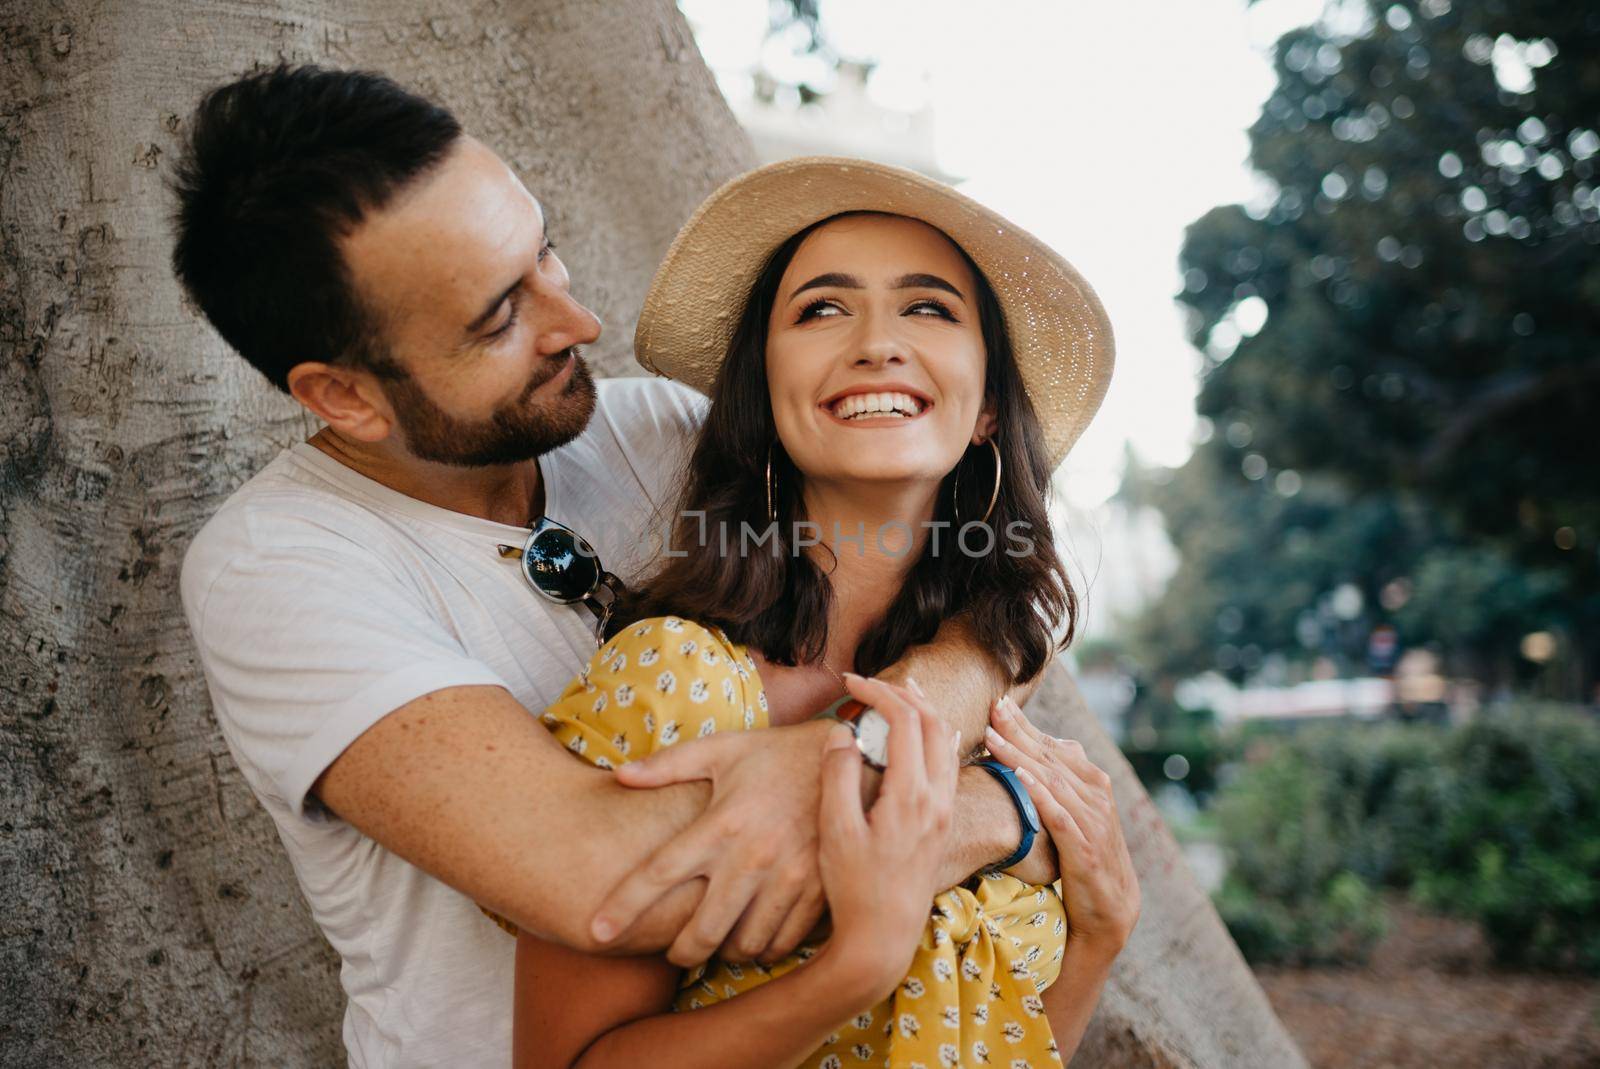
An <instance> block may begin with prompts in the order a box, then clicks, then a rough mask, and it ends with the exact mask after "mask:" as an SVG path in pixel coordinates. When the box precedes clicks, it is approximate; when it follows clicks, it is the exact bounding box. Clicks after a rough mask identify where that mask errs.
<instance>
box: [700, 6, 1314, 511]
mask: <svg viewBox="0 0 1600 1069" xmlns="http://www.w3.org/2000/svg"><path fill="white" fill-rule="evenodd" d="M681 6H682V7H683V9H684V11H685V12H686V13H687V14H688V16H689V18H690V20H691V21H692V22H693V23H694V24H695V27H696V38H697V41H698V43H699V45H700V48H701V51H702V53H703V54H704V55H705V58H706V61H707V62H708V63H709V64H710V66H711V67H712V69H713V70H714V71H716V72H717V73H718V75H719V78H720V79H721V80H722V84H723V86H724V90H725V91H727V92H736V91H737V89H734V88H730V87H731V86H736V85H737V84H738V80H737V79H736V78H735V79H729V78H727V77H725V75H727V74H737V73H740V72H745V71H748V70H750V69H752V68H753V67H754V66H756V65H757V62H758V60H759V58H760V56H761V49H762V39H763V36H764V33H765V30H766V25H767V23H766V19H767V13H766V4H765V3H763V2H762V0H682V4H681ZM1322 7H1323V4H1322V0H1261V2H1260V3H1258V4H1256V5H1255V6H1254V7H1253V8H1247V6H1246V4H1245V0H1118V2H1114V3H1107V2H1105V0H1092V2H1091V0H986V2H985V3H982V4H972V3H970V2H961V0H822V4H821V12H822V25H823V29H824V32H825V34H826V35H827V37H828V39H829V40H830V41H831V42H832V43H833V44H834V46H835V47H836V48H837V49H838V50H839V51H840V52H841V53H842V54H843V55H844V56H846V57H847V58H872V59H875V60H877V61H878V66H877V68H876V70H875V71H874V73H873V80H872V82H871V83H870V85H869V90H870V92H871V94H872V97H873V99H874V100H875V101H876V102H877V103H879V104H881V105H883V106H885V107H891V108H896V109H900V110H908V111H910V110H916V109H917V108H919V107H920V106H921V105H922V104H923V103H924V102H926V103H928V104H930V105H931V107H932V110H933V113H934V119H935V123H936V130H937V142H936V143H937V150H936V155H937V161H938V164H939V166H940V168H941V169H943V170H944V171H946V172H947V173H950V174H953V175H958V176H961V177H962V178H963V179H964V180H963V181H962V182H961V183H960V188H961V190H962V191H963V192H965V193H967V194H968V195H969V196H972V197H974V198H976V199H978V200H980V201H983V202H984V203H986V204H988V205H989V206H990V207H992V208H994V209H995V210H997V211H999V212H1001V213H1002V214H1004V215H1006V216H1009V217H1010V218H1011V219H1012V220H1013V221H1015V222H1017V223H1018V224H1020V225H1022V226H1024V227H1026V228H1027V229H1029V230H1031V231H1033V232H1034V233H1035V234H1037V235H1038V236H1039V237H1040V238H1042V239H1043V240H1045V241H1046V242H1048V243H1050V244H1051V245H1053V246H1054V247H1055V248H1056V249H1057V250H1059V251H1060V252H1061V253H1062V255H1064V256H1066V257H1067V259H1069V260H1071V261H1072V263H1073V264H1074V265H1075V266H1076V267H1077V268H1078V269H1079V271H1081V272H1082V273H1083V274H1084V275H1085V277H1087V278H1088V279H1089V281H1090V283H1091V284H1092V285H1093V286H1094V287H1095V289H1096V291H1097V292H1098V293H1099V294H1100V298H1101V300H1102V301H1104V303H1105V305H1106V308H1107V310H1108V311H1109V312H1110V314H1111V320H1112V324H1113V327H1114V328H1115V331H1116V337H1117V370H1116V374H1115V376H1114V377H1113V379H1112V384H1111V389H1110V392H1109V394H1108V395H1107V397H1106V401H1105V404H1104V406H1103V407H1102V408H1101V410H1100V414H1099V415H1098V416H1097V417H1096V419H1095V422H1094V424H1093V426H1091V427H1090V429H1089V431H1088V432H1087V433H1086V434H1085V435H1084V437H1083V439H1082V440H1081V441H1080V442H1079V443H1078V445H1077V446H1076V447H1075V448H1074V449H1073V452H1072V454H1071V456H1070V457H1069V458H1068V460H1067V465H1066V468H1065V470H1064V471H1063V473H1062V476H1061V477H1060V483H1061V486H1062V488H1063V489H1064V490H1065V491H1066V494H1067V496H1068V498H1069V499H1070V500H1071V501H1072V502H1073V503H1074V504H1076V505H1079V506H1083V507H1092V506H1094V505H1096V504H1098V503H1099V502H1101V501H1103V500H1104V499H1105V498H1106V497H1108V496H1109V495H1110V494H1111V493H1112V492H1113V491H1114V490H1115V489H1116V487H1117V482H1118V478H1119V476H1120V473H1121V470H1122V456H1123V450H1124V447H1125V445H1126V444H1127V443H1132V445H1133V448H1134V449H1135V451H1136V452H1137V453H1138V454H1139V456H1140V457H1141V458H1142V459H1143V460H1145V461H1146V462H1155V463H1160V464H1166V465H1176V464H1180V463H1182V462H1183V460H1184V459H1185V458H1186V457H1187V456H1188V454H1189V450H1190V448H1191V446H1192V443H1193V439H1194V435H1195V432H1196V424H1195V417H1194V393H1195V385H1196V379H1195V376H1196V373H1197V370H1198V367H1199V357H1198V355H1197V354H1196V353H1195V352H1194V351H1193V349H1191V348H1190V346H1189V344H1188V340H1187V337H1186V333H1185V329H1184V325H1183V318H1182V315H1181V314H1180V312H1179V309H1178V306H1177V305H1176V304H1175V302H1174V301H1173V295H1174V294H1176V293H1177V292H1178V290H1179V289H1180V288H1181V281H1180V278H1179V274H1178V268H1177V262H1178V250H1179V248H1180V247H1181V245H1182V243H1183V228H1184V227H1185V226H1187V225H1188V224H1189V223H1191V222H1193V221H1194V220H1195V219H1197V218H1199V217H1200V216H1201V215H1202V214H1204V213H1205V212H1206V211H1207V210H1208V209H1210V208H1211V207H1213V206H1215V205H1218V204H1230V203H1239V202H1245V201H1249V200H1251V199H1253V198H1256V197H1258V196H1259V195H1260V187H1259V185H1258V180H1257V179H1255V178H1253V177H1252V175H1251V173H1250V172H1249V171H1248V169H1247V167H1246V164H1245V158H1246V154H1247V152H1248V150H1249V142H1248V140H1247V139H1246V136H1245V130H1246V129H1247V128H1248V127H1249V126H1250V124H1251V123H1252V122H1254V121H1255V118H1256V116H1257V115H1258V114H1259V112H1260V109H1261V105H1262V104H1263V102H1264V101H1265V100H1266V98H1267V95H1268V93H1270V92H1271V89H1272V86H1273V76H1272V69H1271V65H1270V57H1271V51H1270V50H1271V46H1272V43H1273V41H1275V40H1276V39H1277V37H1278V36H1279V35H1280V34H1281V33H1283V32H1284V31H1286V30H1288V29H1290V28H1292V27H1294V26H1301V25H1306V24H1308V23H1310V22H1313V21H1314V20H1315V19H1316V18H1317V16H1318V15H1319V14H1320V13H1321V10H1322ZM782 51H783V50H782V49H781V48H773V49H771V50H769V53H768V54H769V56H773V55H774V53H782ZM780 61H781V55H780V56H778V57H776V58H775V59H774V60H773V61H772V66H773V69H775V70H776V69H777V63H778V62H780ZM784 74H785V76H786V77H794V76H795V73H794V71H793V69H792V68H791V70H790V71H785V72H784Z"/></svg>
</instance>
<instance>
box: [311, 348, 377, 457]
mask: <svg viewBox="0 0 1600 1069" xmlns="http://www.w3.org/2000/svg"><path fill="white" fill-rule="evenodd" d="M289 394H290V396H292V397H293V398H294V399H295V400H296V401H299V402H300V403H301V404H302V405H305V406H306V408H308V409H310V410H311V412H312V414H314V415H316V416H317V417H319V418H320V419H321V420H322V421H323V422H324V423H326V424H327V425H328V426H329V427H331V428H333V429H334V430H336V431H338V432H339V433H340V434H344V435H348V436H349V437H351V438H354V439H356V440H357V441H360V442H381V441H383V440H384V439H385V438H387V437H389V432H390V431H392V430H393V429H394V425H395V418H394V409H393V408H391V407H390V405H389V399H388V398H387V397H386V396H384V393H383V389H382V388H381V387H380V386H379V385H378V380H377V379H376V378H375V377H374V376H373V375H372V373H371V372H368V371H363V370H361V369H360V368H352V367H338V366H336V365H334V364H322V363H317V362H315V361H307V362H305V363H303V364H296V365H295V366H294V367H292V368H290V369H289Z"/></svg>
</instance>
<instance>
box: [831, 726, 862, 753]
mask: <svg viewBox="0 0 1600 1069" xmlns="http://www.w3.org/2000/svg"><path fill="white" fill-rule="evenodd" d="M854 738H855V736H854V735H852V734H850V729H849V728H847V727H845V726H844V725H843V724H835V725H833V727H832V728H830V729H829V730H828V742H827V744H826V745H825V746H823V750H824V751H828V750H838V749H840V748H842V747H845V746H849V745H850V742H851V740H852V739H854Z"/></svg>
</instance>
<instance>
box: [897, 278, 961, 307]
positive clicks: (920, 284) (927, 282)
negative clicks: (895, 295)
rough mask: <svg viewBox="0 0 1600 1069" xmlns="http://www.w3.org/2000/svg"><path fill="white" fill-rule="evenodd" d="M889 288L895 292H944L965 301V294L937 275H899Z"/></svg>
mask: <svg viewBox="0 0 1600 1069" xmlns="http://www.w3.org/2000/svg"><path fill="white" fill-rule="evenodd" d="M889 288H890V289H897V290H916V289H930V290H944V291H945V292H946V293H951V294H954V295H955V296H957V297H960V298H961V299H962V300H963V301H964V300H966V299H967V298H966V295H965V294H963V293H962V292H961V291H960V290H958V289H956V288H955V287H954V286H952V285H951V284H950V283H948V282H946V281H945V280H944V279H942V278H940V277H939V276H938V275H923V274H912V275H901V276H900V277H899V278H897V279H895V280H894V285H892V286H890V287H889Z"/></svg>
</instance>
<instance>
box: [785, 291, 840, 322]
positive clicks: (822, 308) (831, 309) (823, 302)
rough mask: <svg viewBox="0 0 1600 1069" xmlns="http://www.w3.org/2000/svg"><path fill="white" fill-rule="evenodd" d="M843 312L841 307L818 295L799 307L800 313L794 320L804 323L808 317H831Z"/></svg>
mask: <svg viewBox="0 0 1600 1069" xmlns="http://www.w3.org/2000/svg"><path fill="white" fill-rule="evenodd" d="M843 314H844V309H843V308H840V307H839V306H838V305H837V304H835V303H834V302H833V301H831V300H829V299H828V298H826V297H820V298H818V299H817V300H814V301H812V302H811V303H810V304H808V305H806V306H805V307H804V308H802V309H800V315H799V317H798V318H796V319H795V322H796V323H804V322H805V321H806V320H808V319H821V318H832V317H833V316H839V315H843Z"/></svg>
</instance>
